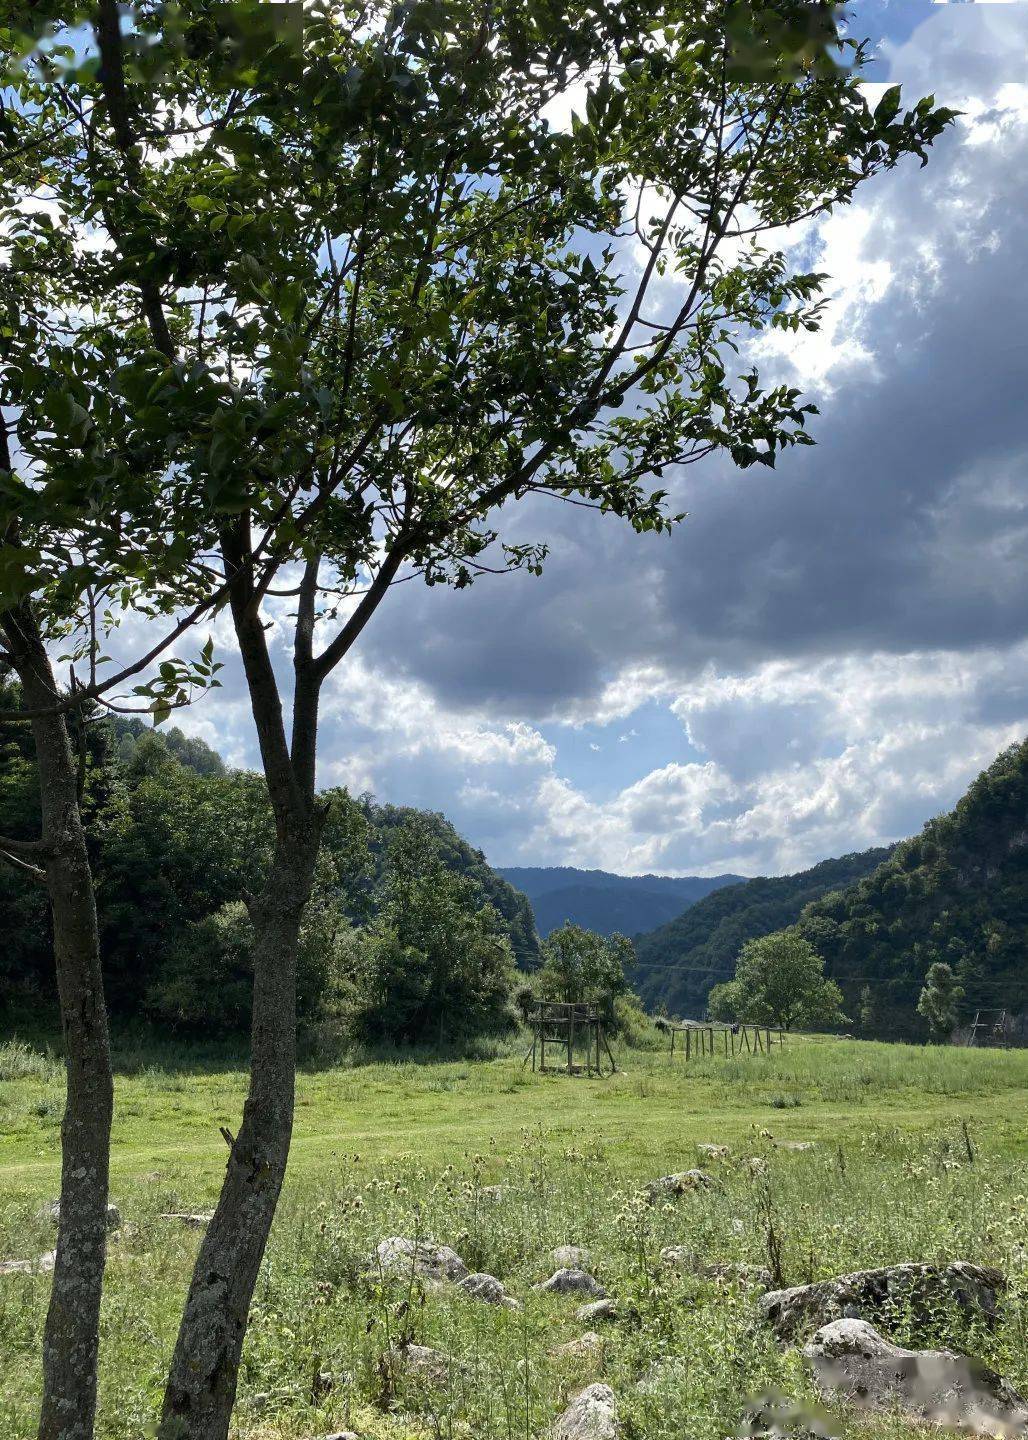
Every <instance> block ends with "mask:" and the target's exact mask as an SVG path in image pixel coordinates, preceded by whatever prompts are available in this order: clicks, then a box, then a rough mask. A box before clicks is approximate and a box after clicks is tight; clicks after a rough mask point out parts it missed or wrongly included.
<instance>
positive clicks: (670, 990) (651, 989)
mask: <svg viewBox="0 0 1028 1440" xmlns="http://www.w3.org/2000/svg"><path fill="white" fill-rule="evenodd" d="M888 855H889V851H888V850H865V851H862V852H861V853H859V854H854V855H843V856H842V857H841V858H840V859H838V860H823V861H822V862H821V863H820V865H815V866H814V867H813V868H812V869H810V870H801V871H800V872H799V873H798V874H796V875H780V876H776V877H772V878H766V877H759V878H758V879H755V880H746V881H744V882H743V883H742V884H741V885H729V886H727V887H726V888H724V889H719V890H716V891H715V892H714V893H713V894H710V895H707V896H706V898H705V899H702V900H699V901H698V902H697V903H696V904H695V905H692V906H690V908H689V909H688V910H686V911H685V913H684V914H681V915H679V916H678V917H677V918H676V919H674V920H672V921H671V923H670V924H668V925H662V926H661V927H660V928H659V929H657V930H654V931H653V932H652V933H651V934H648V935H640V936H638V938H637V939H636V942H635V949H636V954H637V956H638V959H639V964H638V968H637V969H636V971H635V974H634V977H633V982H632V983H633V987H634V989H635V990H636V991H638V993H639V995H640V996H641V997H642V999H643V1001H644V1003H645V1004H646V1006H647V1007H648V1008H649V1009H651V1010H652V1009H655V1008H657V1007H658V1006H662V1007H663V1008H664V1009H666V1010H667V1012H668V1013H669V1014H671V1015H678V1016H683V1017H685V1016H691V1017H698V1016H701V1015H702V1014H703V1011H704V1008H705V1006H706V1003H707V994H708V992H709V991H710V989H711V986H713V985H716V984H717V983H718V982H719V981H721V980H730V979H731V977H732V975H733V974H734V973H735V961H736V957H737V955H738V953H739V948H740V946H741V945H742V944H743V942H744V941H745V940H751V939H753V938H754V937H755V936H758V935H769V934H770V933H771V932H772V931H774V930H781V929H782V928H783V927H784V926H786V925H792V924H793V923H795V921H796V920H798V919H799V917H800V913H801V912H802V910H803V907H804V906H805V905H807V904H808V903H809V902H810V901H811V900H815V899H818V898H819V897H820V896H822V895H824V894H826V893H827V892H828V891H830V890H838V889H840V888H841V887H842V886H845V885H848V884H850V883H851V882H852V881H853V880H855V879H857V878H859V877H860V876H862V875H867V874H868V873H869V872H870V871H872V870H874V869H875V867H876V866H877V865H879V864H880V863H881V862H882V861H883V860H884V859H886V858H887V856H888Z"/></svg>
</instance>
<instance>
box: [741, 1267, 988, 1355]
mask: <svg viewBox="0 0 1028 1440" xmlns="http://www.w3.org/2000/svg"><path fill="white" fill-rule="evenodd" d="M1005 1289H1006V1280H1005V1279H1004V1278H1003V1276H1002V1275H1001V1274H1000V1272H999V1271H998V1270H993V1269H990V1268H987V1267H986V1266H983V1265H972V1264H969V1263H968V1262H967V1261H966V1260H955V1261H953V1263H952V1264H950V1265H915V1264H910V1263H908V1264H905V1265H887V1266H883V1267H882V1268H881V1269H878V1270H858V1271H856V1272H855V1273H854V1274H852V1275H840V1276H838V1277H837V1278H836V1279H834V1280H821V1281H819V1282H818V1283H816V1284H814V1285H793V1286H791V1287H790V1288H789V1289H787V1290H771V1291H769V1292H768V1294H766V1295H765V1296H764V1297H763V1298H762V1299H761V1302H760V1308H761V1312H762V1314H763V1316H764V1319H765V1320H767V1321H768V1322H769V1324H771V1325H773V1326H774V1328H775V1330H776V1332H777V1334H778V1336H779V1338H780V1339H782V1340H792V1339H794V1338H795V1337H796V1336H797V1335H799V1334H801V1333H802V1332H803V1331H805V1330H815V1329H817V1328H818V1327H819V1326H822V1325H827V1324H829V1323H830V1322H831V1321H833V1320H841V1319H844V1318H858V1319H867V1318H868V1317H869V1316H871V1317H874V1316H877V1315H879V1314H880V1313H881V1312H882V1311H883V1310H884V1309H886V1308H887V1307H888V1306H889V1305H899V1306H902V1307H904V1308H906V1307H913V1308H915V1309H918V1308H921V1309H928V1308H930V1307H933V1306H937V1305H939V1304H952V1303H954V1302H955V1303H956V1304H958V1305H960V1306H961V1307H962V1308H963V1309H965V1310H968V1311H971V1312H975V1313H977V1314H980V1315H983V1316H984V1317H985V1318H986V1319H987V1320H994V1319H995V1318H996V1311H997V1308H998V1305H999V1298H1000V1296H1001V1295H1002V1294H1003V1291H1004V1290H1005Z"/></svg>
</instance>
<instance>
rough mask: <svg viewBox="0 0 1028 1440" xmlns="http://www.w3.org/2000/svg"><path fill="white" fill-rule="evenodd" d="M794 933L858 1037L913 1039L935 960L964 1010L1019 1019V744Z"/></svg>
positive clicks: (1022, 756) (1027, 866)
mask: <svg viewBox="0 0 1028 1440" xmlns="http://www.w3.org/2000/svg"><path fill="white" fill-rule="evenodd" d="M799 931H800V934H801V935H802V936H803V937H804V938H805V939H807V940H809V941H810V942H811V944H812V945H814V947H815V948H816V949H817V950H818V952H819V953H820V954H821V955H822V956H823V957H824V959H825V969H826V971H827V973H828V974H829V975H831V976H833V977H834V979H836V980H837V981H838V983H839V985H840V986H841V987H842V990H843V994H844V995H845V997H846V1008H847V1012H848V1013H849V1014H850V1015H851V1016H853V1017H854V1019H855V1020H856V1021H857V1022H858V1023H859V1024H860V1027H861V1029H863V1030H864V1031H865V1032H866V1033H871V1034H876V1035H884V1036H888V1035H894V1034H909V1033H919V1032H920V1031H921V1030H922V1029H923V1026H922V1024H921V1023H920V1022H919V1021H918V1019H917V1017H916V1005H917V999H918V995H919V992H920V990H921V986H922V985H923V983H924V978H925V974H926V972H927V970H928V968H929V966H930V965H932V964H934V963H935V962H937V961H945V962H947V963H948V964H949V965H951V966H952V967H953V969H954V971H955V972H956V974H957V977H958V979H959V980H960V983H961V984H962V986H963V987H964V990H965V992H966V1004H967V1008H968V1009H969V1010H972V1011H973V1010H974V1009H976V1008H978V1007H979V1006H982V1007H989V1006H994V1007H1000V1006H1002V1007H1006V1008H1007V1009H1009V1010H1010V1011H1012V1012H1013V1013H1016V1014H1021V1013H1023V1012H1024V1011H1025V1010H1026V1009H1028V965H1026V963H1025V955H1026V950H1028V740H1025V741H1022V742H1021V743H1020V744H1019V745H1013V746H1011V747H1010V748H1009V749H1008V750H1004V751H1003V752H1002V753H1001V754H1000V755H999V756H997V758H996V759H995V760H994V761H993V763H992V764H991V765H990V766H989V768H988V769H987V770H984V771H983V772H982V774H981V775H979V776H978V778H977V780H975V781H974V782H973V784H972V785H971V786H970V788H969V789H968V791H967V793H966V794H965V795H964V796H963V798H962V799H961V800H960V801H959V802H958V804H957V805H956V807H955V808H954V809H953V810H952V811H951V812H950V813H949V814H948V815H942V816H939V817H938V818H937V819H935V820H930V821H929V822H928V824H927V825H926V826H925V827H924V829H923V830H922V832H921V833H920V834H919V835H915V836H913V837H912V838H911V839H909V840H904V841H902V843H901V844H899V845H897V846H896V847H895V849H894V850H893V852H892V854H891V855H890V856H889V858H888V859H887V860H885V861H884V862H883V863H882V864H881V865H879V866H878V867H877V868H876V869H875V870H874V871H873V872H872V873H871V874H870V875H867V876H865V877H864V878H863V879H861V880H858V881H857V882H856V883H855V884H853V885H850V886H848V887H847V888H846V889H845V890H843V891H841V892H840V893H832V894H827V895H825V896H823V897H822V898H820V899H818V900H816V901H815V902H814V903H813V904H810V905H808V906H807V907H806V909H805V910H804V912H803V915H802V917H801V918H800V922H799Z"/></svg>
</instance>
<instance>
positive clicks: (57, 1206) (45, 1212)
mask: <svg viewBox="0 0 1028 1440" xmlns="http://www.w3.org/2000/svg"><path fill="white" fill-rule="evenodd" d="M39 1218H40V1219H41V1220H49V1221H50V1223H51V1225H59V1224H60V1221H61V1202H60V1201H59V1200H51V1202H50V1204H49V1205H44V1206H43V1208H42V1210H40V1212H39ZM120 1224H121V1211H120V1210H119V1209H118V1207H117V1205H108V1206H107V1228H108V1230H117V1228H118V1226H119V1225H120Z"/></svg>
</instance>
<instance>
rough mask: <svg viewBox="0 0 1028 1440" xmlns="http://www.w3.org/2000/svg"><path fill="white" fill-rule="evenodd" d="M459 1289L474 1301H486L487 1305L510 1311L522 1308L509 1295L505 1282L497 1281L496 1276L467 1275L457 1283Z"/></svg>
mask: <svg viewBox="0 0 1028 1440" xmlns="http://www.w3.org/2000/svg"><path fill="white" fill-rule="evenodd" d="M457 1289H458V1290H462V1291H463V1292H464V1294H465V1295H470V1296H471V1298H472V1300H484V1301H485V1302H486V1304H487V1305H503V1306H505V1307H506V1308H507V1309H508V1310H520V1308H521V1306H520V1305H519V1304H518V1302H517V1301H516V1300H515V1299H513V1298H512V1297H511V1296H510V1295H508V1294H507V1292H506V1290H505V1289H504V1286H503V1281H502V1280H497V1278H496V1276H495V1275H486V1274H483V1273H479V1274H475V1275H465V1277H464V1279H463V1280H458V1281H457Z"/></svg>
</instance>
